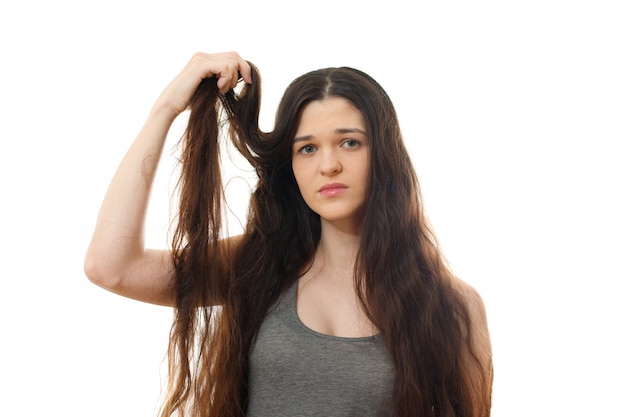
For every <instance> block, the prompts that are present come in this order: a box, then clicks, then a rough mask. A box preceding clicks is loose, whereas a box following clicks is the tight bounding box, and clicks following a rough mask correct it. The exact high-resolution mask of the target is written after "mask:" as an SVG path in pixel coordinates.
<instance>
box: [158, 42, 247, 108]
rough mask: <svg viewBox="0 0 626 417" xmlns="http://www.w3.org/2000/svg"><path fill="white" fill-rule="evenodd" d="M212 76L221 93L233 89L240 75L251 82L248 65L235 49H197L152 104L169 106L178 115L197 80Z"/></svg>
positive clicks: (195, 86)
mask: <svg viewBox="0 0 626 417" xmlns="http://www.w3.org/2000/svg"><path fill="white" fill-rule="evenodd" d="M211 77H217V87H218V89H219V92H220V93H221V94H224V93H226V92H227V91H228V90H229V89H231V88H235V86H236V85H237V82H238V81H239V79H240V77H241V78H243V80H244V82H246V83H248V84H250V83H252V75H251V69H250V65H249V64H248V63H247V62H246V61H245V60H244V59H243V58H241V56H239V54H238V53H237V52H223V53H216V54H205V53H202V52H198V53H196V54H194V55H193V56H192V57H191V59H190V60H189V62H188V63H187V65H185V67H184V68H183V70H182V71H181V72H180V73H179V74H178V75H177V76H176V78H174V80H172V82H171V83H170V84H169V85H168V86H167V87H166V88H165V90H164V91H163V93H161V95H160V97H159V99H158V100H157V102H156V104H155V107H157V108H166V109H169V111H171V116H174V117H175V116H177V115H178V114H180V113H182V112H183V111H185V110H186V109H187V106H188V105H189V101H190V100H191V97H192V96H193V94H194V93H195V91H196V89H197V88H198V86H199V85H200V82H201V81H202V80H203V79H205V78H211Z"/></svg>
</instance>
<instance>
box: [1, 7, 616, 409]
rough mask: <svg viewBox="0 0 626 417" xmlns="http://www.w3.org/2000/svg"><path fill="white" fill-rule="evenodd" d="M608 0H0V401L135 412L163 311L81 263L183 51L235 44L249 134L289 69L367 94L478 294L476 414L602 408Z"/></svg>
mask: <svg viewBox="0 0 626 417" xmlns="http://www.w3.org/2000/svg"><path fill="white" fill-rule="evenodd" d="M621 4H622V2H621V1H619V0H615V1H602V0H599V1H597V0H596V1H576V0H574V1H564V0H563V1H556V0H536V1H532V0H531V1H518V2H510V1H495V0H494V1H484V0H480V1H462V0H447V1H446V0H440V1H435V0H417V1H416V0H409V1H398V0H386V1H377V2H372V1H366V0H354V1H344V2H342V1H338V0H316V1H308V2H298V1H288V0H272V1H242V0H240V1H180V0H177V1H155V0H151V1H148V0H144V1H120V0H108V1H99V0H98V1H86V0H83V1H79V0H76V1H67V0H66V1H45V0H40V1H33V0H2V3H1V4H0V257H1V258H0V338H1V340H0V383H1V387H0V404H1V406H0V410H1V411H0V414H1V415H3V416H5V415H6V416H39V415H47V416H103V417H104V416H107V417H108V416H154V415H155V412H156V407H157V403H158V398H159V394H160V391H161V380H162V378H163V377H164V373H163V359H164V355H165V351H166V344H167V338H168V331H169V326H170V322H171V318H172V312H171V310H170V309H167V308H163V307H156V306H151V305H147V304H142V303H139V302H135V301H131V300H126V299H123V298H121V297H117V296H114V295H112V294H110V293H108V292H106V291H103V290H101V289H99V288H97V287H96V286H94V285H92V284H90V283H89V282H88V281H87V279H86V278H85V277H84V274H83V271H82V262H83V255H84V252H85V249H86V246H87V243H88V240H89V237H90V233H91V231H92V228H93V225H94V222H95V218H96V215H97V211H98V208H99V204H100V201H101V198H102V197H103V195H104V192H105V190H106V187H107V185H108V181H109V180H110V178H111V176H112V174H113V172H114V170H115V168H116V166H117V164H118V162H119V160H120V159H121V157H122V155H123V153H124V152H125V150H126V148H127V147H128V145H129V144H130V142H131V141H132V139H133V138H134V136H135V135H136V133H137V132H138V131H139V129H140V127H141V125H142V123H143V121H144V119H145V117H146V116H147V114H148V112H149V110H150V107H151V105H152V103H153V102H154V100H155V99H156V97H157V96H158V94H159V93H160V91H161V90H162V88H163V87H164V86H165V85H166V84H167V83H168V82H169V81H170V80H171V78H173V77H174V76H175V75H176V73H177V72H178V71H179V69H180V68H182V66H183V65H184V64H185V63H186V62H187V60H188V58H189V57H190V56H191V55H192V53H193V52H195V51H207V52H212V51H224V50H237V51H239V52H240V53H241V54H242V56H244V57H245V58H246V59H248V60H250V61H252V62H254V63H255V64H256V65H257V66H258V67H259V68H260V70H261V74H262V76H263V78H264V81H263V85H264V102H263V103H264V104H263V109H262V117H263V126H264V127H265V128H266V129H268V128H271V123H272V119H273V112H274V110H275V106H276V102H277V100H278V97H279V96H280V95H281V94H282V91H283V90H284V88H285V87H286V85H287V84H288V82H289V81H291V80H292V79H293V78H294V77H295V76H297V75H300V74H301V73H303V72H306V71H309V70H312V69H317V68H320V67H326V66H338V65H348V66H353V67H357V68H360V69H362V70H364V71H366V72H368V73H370V74H371V75H372V76H374V77H375V78H376V79H377V80H378V81H379V82H380V83H381V84H382V85H383V86H384V87H385V88H386V89H387V91H388V93H389V94H390V96H391V97H392V99H393V100H394V102H395V104H396V106H397V110H398V112H399V115H400V119H401V125H402V128H403V131H404V135H405V138H406V141H407V144H408V146H409V148H410V151H411V155H412V157H413V160H414V162H415V166H416V168H417V171H418V175H419V176H420V180H421V183H422V187H423V194H424V197H425V204H426V210H427V212H428V213H429V216H430V218H431V220H432V223H433V224H434V226H435V230H436V231H437V233H438V236H439V238H440V240H441V243H442V246H443V248H444V251H445V253H446V255H447V257H448V258H449V260H450V262H451V264H452V266H453V267H454V269H455V271H456V272H457V274H458V275H460V276H461V277H462V278H463V279H465V280H466V281H468V282H469V283H471V284H472V285H474V286H475V287H476V288H477V289H478V290H479V291H480V293H481V294H482V295H483V298H484V300H485V303H486V306H487V309H488V314H489V321H490V327H491V332H492V341H493V348H494V361H495V370H496V378H495V386H494V406H493V415H494V416H497V417H505V416H506V417H512V416H531V415H532V416H555V415H561V416H565V415H576V416H588V415H625V414H624V413H625V412H624V404H623V398H624V393H625V392H626V382H625V381H626V379H625V378H624V375H625V374H626V361H625V359H624V357H625V353H626V342H625V340H624V339H625V337H624V327H625V326H624V321H625V320H624V318H625V316H626V309H625V307H624V303H623V301H622V299H623V297H624V291H623V289H622V288H623V285H622V283H621V281H623V280H624V279H625V278H626V267H625V266H624V258H625V256H624V252H625V250H626V243H625V238H624V236H625V232H626V221H625V220H624V213H626V196H625V182H626V181H625V179H626V168H625V165H626V164H625V163H624V156H625V152H624V150H623V142H624V140H625V139H626V121H625V118H626V98H625V97H626V81H625V80H626V77H625V76H626V30H625V29H624V28H625V27H626V24H625V22H626V13H625V10H624V7H623V6H621ZM182 129H183V126H182V123H180V122H179V123H178V124H176V125H175V126H174V127H173V129H172V132H171V133H172V135H171V136H172V137H171V140H170V141H169V142H168V145H167V147H166V151H167V152H166V156H165V159H164V161H163V165H162V167H161V168H162V169H161V171H160V173H159V177H158V178H157V183H156V185H155V194H154V202H153V205H152V206H151V212H150V219H149V224H148V232H149V236H148V239H149V242H150V244H151V245H153V246H161V247H165V246H166V245H167V242H168V239H167V230H168V221H169V220H168V216H169V201H168V199H169V197H168V190H170V189H171V186H172V183H173V176H172V169H173V168H172V167H173V166H174V165H173V157H172V156H171V155H172V153H171V151H172V149H173V146H174V144H175V142H176V140H177V139H178V137H180V134H181V133H182ZM234 204H235V203H234Z"/></svg>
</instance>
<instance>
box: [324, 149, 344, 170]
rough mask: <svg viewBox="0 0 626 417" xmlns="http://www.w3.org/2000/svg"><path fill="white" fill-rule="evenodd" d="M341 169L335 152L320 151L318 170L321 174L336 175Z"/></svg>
mask: <svg viewBox="0 0 626 417" xmlns="http://www.w3.org/2000/svg"><path fill="white" fill-rule="evenodd" d="M342 169H343V167H342V166H341V162H340V161H339V158H337V155H336V154H335V152H333V151H327V152H323V153H322V160H321V162H320V172H321V173H322V175H330V176H332V175H337V174H338V173H340V172H341V170H342Z"/></svg>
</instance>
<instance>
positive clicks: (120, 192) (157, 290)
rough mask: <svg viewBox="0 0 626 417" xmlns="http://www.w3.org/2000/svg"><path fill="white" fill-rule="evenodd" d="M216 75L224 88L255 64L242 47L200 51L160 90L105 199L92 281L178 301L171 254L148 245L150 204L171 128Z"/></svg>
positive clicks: (129, 293)
mask: <svg viewBox="0 0 626 417" xmlns="http://www.w3.org/2000/svg"><path fill="white" fill-rule="evenodd" d="M213 76H216V77H218V81H217V85H218V88H219V90H220V92H221V93H224V92H226V91H227V90H228V89H229V88H234V87H235V86H236V84H237V81H238V80H239V77H240V76H241V77H242V78H243V80H244V81H245V82H248V83H250V82H251V75H250V67H249V65H248V64H247V63H246V61H244V60H243V59H242V58H241V57H240V56H239V55H238V54H237V53H235V52H229V53H223V54H211V55H209V54H203V53H197V54H195V55H194V56H193V57H192V58H191V60H190V61H189V63H188V64H187V65H186V66H185V67H184V68H183V70H182V71H181V72H180V73H179V74H178V76H177V77H176V78H175V79H174V80H173V81H172V82H171V83H170V84H169V85H168V86H167V88H166V89H165V90H164V91H163V93H162V94H161V95H160V96H159V98H158V100H157V101H156V103H155V104H154V106H153V108H152V111H151V112H150V115H149V116H148V119H147V120H146V122H145V124H144V126H143V128H142V129H141V131H140V133H139V135H138V136H137V138H136V139H135V141H134V142H133V143H132V145H131V147H130V148H129V150H128V151H127V153H126V155H125V156H124V158H123V159H122V161H121V163H120V165H119V167H118V169H117V171H116V172H115V175H114V176H113V179H112V181H111V184H110V185H109V188H108V191H107V193H106V195H105V197H104V201H103V202H102V206H101V208H100V212H99V215H98V219H97V222H96V227H95V230H94V232H93V236H92V239H91V243H90V244H89V248H88V249H87V253H86V256H85V265H84V268H85V273H86V275H87V277H88V278H89V279H90V280H91V281H92V282H93V283H95V284H97V285H99V286H101V287H103V288H106V289H108V290H110V291H112V292H114V293H117V294H120V295H123V296H125V297H129V298H133V299H137V300H141V301H145V302H149V303H154V304H161V305H173V304H174V297H175V293H174V285H173V284H174V267H173V262H172V254H171V252H170V251H168V250H152V249H147V248H146V247H145V244H144V223H145V217H146V210H147V205H148V200H149V197H150V190H151V188H152V183H153V180H154V176H155V172H156V169H157V166H158V163H159V159H160V156H161V153H162V150H163V145H164V143H165V139H166V136H167V132H168V131H169V128H170V126H171V124H172V122H173V121H174V119H175V118H176V117H177V116H178V115H179V114H180V113H181V112H183V111H184V110H185V109H186V108H187V106H188V104H189V101H190V99H191V97H192V95H193V94H194V92H195V90H196V89H197V87H198V85H199V84H200V82H201V81H202V80H203V79H204V78H210V77H213Z"/></svg>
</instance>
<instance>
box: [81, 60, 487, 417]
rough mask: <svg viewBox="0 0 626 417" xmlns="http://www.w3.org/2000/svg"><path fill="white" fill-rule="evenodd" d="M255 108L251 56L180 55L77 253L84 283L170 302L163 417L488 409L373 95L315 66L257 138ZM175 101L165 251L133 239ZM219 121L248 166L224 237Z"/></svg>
mask: <svg viewBox="0 0 626 417" xmlns="http://www.w3.org/2000/svg"><path fill="white" fill-rule="evenodd" d="M240 82H241V83H245V85H243V87H242V89H241V91H240V92H239V93H235V91H234V90H233V89H234V88H235V87H237V84H238V83H240ZM259 105H260V79H259V74H258V71H257V70H256V68H254V66H252V65H251V64H249V63H248V62H246V61H244V60H243V59H242V58H241V57H240V56H239V55H238V54H236V53H224V54H212V55H208V54H202V53H199V54H196V55H194V57H193V58H192V59H191V61H190V62H189V63H188V64H187V66H186V67H185V68H184V69H183V70H182V72H181V73H180V74H179V75H178V76H177V77H176V78H175V79H174V80H173V81H172V83H171V84H170V85H169V86H168V87H167V88H166V89H165V90H164V92H163V93H162V94H161V96H160V97H159V99H158V100H157V102H156V103H155V105H154V107H153V109H152V112H151V113H150V115H149V117H148V120H147V122H146V123H145V125H144V127H143V129H142V130H141V132H140V134H139V136H138V137H137V139H136V140H135V142H134V143H133V144H132V146H131V147H130V149H129V151H128V153H127V154H126V156H125V157H124V159H123V160H122V162H121V164H120V166H119V168H118V170H117V172H116V174H115V176H114V178H113V180H112V183H111V186H110V188H109V190H108V192H107V194H106V197H105V199H104V202H103V204H102V208H101V211H100V214H99V217H98V221H97V225H96V228H95V231H94V234H93V238H92V242H91V244H90V246H89V249H88V252H87V255H86V261H85V271H86V274H87V276H88V277H89V279H90V280H92V281H93V282H94V283H96V284H98V285H100V286H102V287H104V288H106V289H109V290H111V291H113V292H116V293H118V294H121V295H124V296H127V297H131V298H135V299H137V300H142V301H147V302H151V303H156V304H163V305H170V306H174V307H175V312H176V316H175V320H174V324H173V326H172V332H171V336H170V347H169V386H168V391H167V396H166V400H165V402H164V405H163V409H162V416H164V417H165V416H171V415H180V416H220V417H221V416H295V415H298V416H313V415H325V416H359V417H362V416H455V417H460V416H467V417H483V416H488V415H489V414H490V404H491V382H492V365H491V363H492V362H491V349H490V341H489V335H488V330H487V323H486V317H485V311H484V307H483V303H482V301H481V299H480V297H479V295H478V294H477V293H476V291H475V290H474V289H472V288H471V287H470V286H469V285H467V284H465V283H464V282H462V281H461V280H459V279H458V278H456V277H455V276H454V275H453V274H452V273H451V271H450V270H449V269H448V267H447V266H446V264H445V262H444V260H443V256H442V254H441V252H440V250H439V249H438V247H437V244H436V239H435V237H434V235H433V234H432V232H431V231H430V229H429V227H428V225H427V222H426V219H425V216H424V213H423V211H422V204H421V201H420V194H419V188H418V181H417V178H416V176H415V172H414V170H413V167H412V165H411V161H410V159H409V156H408V154H407V151H406V149H405V147H404V145H403V142H402V137H401V133H400V130H399V127H398V120H397V116H396V113H395V110H394V108H393V105H392V103H391V101H390V99H389V97H388V96H387V94H386V93H385V92H384V90H383V89H382V88H381V87H380V85H378V84H377V83H376V81H374V80H373V79H372V78H371V77H369V76H368V75H366V74H364V73H362V72H360V71H357V70H354V69H350V68H329V69H324V70H318V71H313V72H311V73H308V74H305V75H303V76H301V77H299V78H298V79H296V80H295V81H293V82H292V84H291V85H290V86H289V87H288V88H287V90H286V92H285V95H284V97H283V99H282V101H281V103H280V105H279V108H278V111H277V115H276V121H275V126H274V130H273V131H272V132H269V133H264V132H261V131H260V130H259V127H258V114H259ZM187 108H190V110H191V113H190V117H189V124H188V128H187V132H186V135H185V138H184V143H183V148H182V157H181V159H182V174H181V179H180V212H179V216H178V223H177V229H176V233H175V236H174V240H173V247H172V250H166V251H161V250H150V249H146V248H145V247H144V242H143V224H144V218H145V211H146V206H147V201H148V197H149V194H150V188H151V184H152V182H153V178H154V174H155V170H156V167H157V164H158V161H159V157H160V154H161V151H162V147H163V143H164V140H165V137H166V135H167V132H168V129H169V127H170V125H171V123H172V121H173V120H174V119H175V118H176V116H177V115H178V114H180V113H181V112H183V111H184V110H186V109H187ZM224 119H225V120H224ZM226 122H227V123H226ZM220 131H225V132H228V133H229V135H230V137H231V139H232V141H233V143H234V144H235V146H236V147H237V149H238V150H239V151H240V152H241V153H242V155H244V156H245V157H246V158H247V160H248V161H249V162H250V163H251V164H252V166H253V167H254V168H255V170H256V173H257V175H258V183H257V185H256V188H255V189H254V191H253V193H252V197H251V201H250V210H249V215H248V222H247V225H246V229H245V231H244V233H243V235H241V236H238V237H230V238H227V237H224V236H221V231H222V223H221V218H222V206H221V203H222V200H223V196H222V182H221V177H220V166H219V145H218V136H220Z"/></svg>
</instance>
